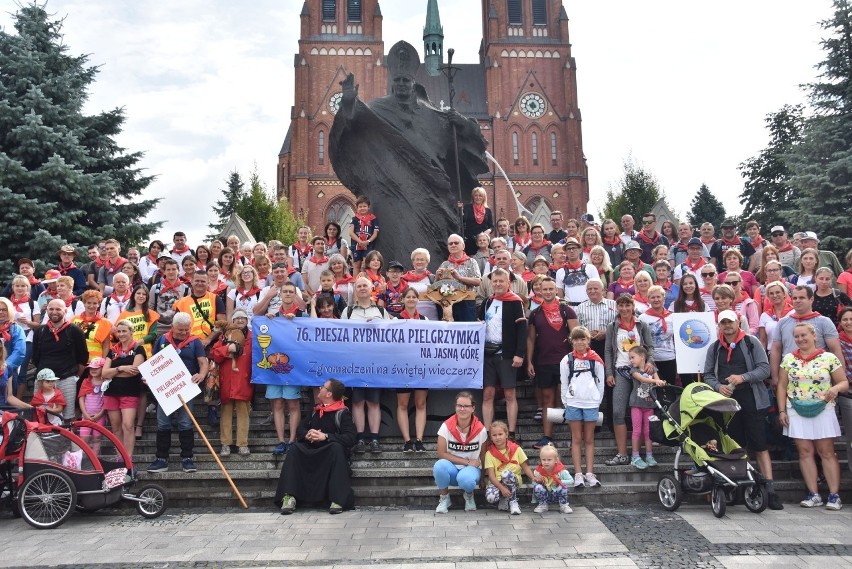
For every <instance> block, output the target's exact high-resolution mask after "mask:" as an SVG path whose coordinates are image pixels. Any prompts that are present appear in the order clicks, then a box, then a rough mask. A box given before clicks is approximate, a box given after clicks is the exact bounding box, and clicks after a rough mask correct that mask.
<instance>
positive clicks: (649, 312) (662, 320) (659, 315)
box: [645, 308, 672, 334]
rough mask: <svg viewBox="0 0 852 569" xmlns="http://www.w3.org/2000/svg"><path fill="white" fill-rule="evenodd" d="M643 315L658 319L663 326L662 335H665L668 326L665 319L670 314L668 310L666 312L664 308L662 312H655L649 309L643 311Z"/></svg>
mask: <svg viewBox="0 0 852 569" xmlns="http://www.w3.org/2000/svg"><path fill="white" fill-rule="evenodd" d="M645 314H647V315H648V316H653V317H654V318H659V319H660V323H661V324H662V326H663V334H665V333H666V332H668V331H669V325H668V324H666V318H668V317H669V316H671V314H672V313H671V312H670V311H669V310H666V309H665V308H663V311H662V312H657V311H656V310H655V309H653V308H649V309H648V310H646V311H645Z"/></svg>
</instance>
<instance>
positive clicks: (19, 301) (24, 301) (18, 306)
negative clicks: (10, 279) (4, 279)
mask: <svg viewBox="0 0 852 569" xmlns="http://www.w3.org/2000/svg"><path fill="white" fill-rule="evenodd" d="M29 301H30V296H29V295H27V296H25V297H24V298H20V299H16V298H14V297H12V304H14V305H15V312H23V309H22V308H21V305H22V304H27V303H29Z"/></svg>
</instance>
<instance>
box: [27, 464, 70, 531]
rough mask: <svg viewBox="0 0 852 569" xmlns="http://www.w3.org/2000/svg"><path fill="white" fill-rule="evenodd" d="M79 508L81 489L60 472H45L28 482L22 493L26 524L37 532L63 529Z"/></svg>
mask: <svg viewBox="0 0 852 569" xmlns="http://www.w3.org/2000/svg"><path fill="white" fill-rule="evenodd" d="M76 505H77V489H76V488H75V487H74V483H73V482H71V479H70V478H69V477H68V475H67V474H65V473H64V472H62V471H59V470H43V471H41V472H39V473H38V474H36V475H34V476H31V477H30V478H28V479H27V480H26V481H25V482H24V485H23V486H22V487H21V491H20V492H19V493H18V507H19V509H20V511H21V515H22V516H23V518H24V520H26V522H27V523H28V524H30V525H31V526H33V527H34V528H37V529H52V528H55V527H58V526H60V525H62V523H63V522H64V521H65V520H66V519H68V516H69V515H71V512H73V511H74V508H75V506H76Z"/></svg>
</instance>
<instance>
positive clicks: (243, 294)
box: [236, 287, 260, 302]
mask: <svg viewBox="0 0 852 569" xmlns="http://www.w3.org/2000/svg"><path fill="white" fill-rule="evenodd" d="M259 292H260V289H259V288H257V287H254V288H252V289H250V290H241V289H237V290H236V293H237V297H238V299H239V301H240V302H245V301H247V300H248V299H249V297H250V296H251V295H253V294H254V295H256V294H257V293H259Z"/></svg>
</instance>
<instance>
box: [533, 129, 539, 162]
mask: <svg viewBox="0 0 852 569" xmlns="http://www.w3.org/2000/svg"><path fill="white" fill-rule="evenodd" d="M532 159H533V166H538V135H537V134H536V133H532Z"/></svg>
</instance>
